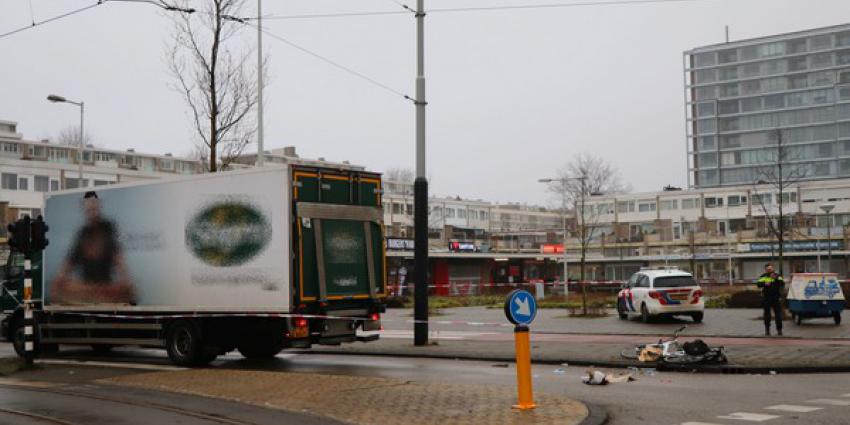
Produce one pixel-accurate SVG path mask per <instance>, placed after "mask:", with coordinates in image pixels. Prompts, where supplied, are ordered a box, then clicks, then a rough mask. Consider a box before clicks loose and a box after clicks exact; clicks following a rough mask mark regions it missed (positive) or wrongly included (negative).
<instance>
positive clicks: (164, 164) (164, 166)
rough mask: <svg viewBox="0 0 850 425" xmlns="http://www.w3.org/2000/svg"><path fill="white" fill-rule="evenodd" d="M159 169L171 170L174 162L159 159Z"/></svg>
mask: <svg viewBox="0 0 850 425" xmlns="http://www.w3.org/2000/svg"><path fill="white" fill-rule="evenodd" d="M159 167H160V168H162V169H163V170H173V169H174V161H173V160H170V159H160V160H159Z"/></svg>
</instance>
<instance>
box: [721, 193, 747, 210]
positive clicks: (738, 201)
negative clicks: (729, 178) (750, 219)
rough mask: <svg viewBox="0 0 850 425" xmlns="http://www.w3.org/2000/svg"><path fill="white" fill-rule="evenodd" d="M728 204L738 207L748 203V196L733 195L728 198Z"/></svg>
mask: <svg viewBox="0 0 850 425" xmlns="http://www.w3.org/2000/svg"><path fill="white" fill-rule="evenodd" d="M726 201H727V205H729V206H730V207H738V206H741V205H747V197H746V196H740V195H732V196H730V197H728V198H727V199H726Z"/></svg>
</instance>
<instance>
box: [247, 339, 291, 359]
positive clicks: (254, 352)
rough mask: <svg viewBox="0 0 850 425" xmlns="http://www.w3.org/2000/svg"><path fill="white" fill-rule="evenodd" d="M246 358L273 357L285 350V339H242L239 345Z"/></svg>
mask: <svg viewBox="0 0 850 425" xmlns="http://www.w3.org/2000/svg"><path fill="white" fill-rule="evenodd" d="M237 348H238V349H239V353H240V354H242V355H243V356H244V357H245V358H246V359H273V358H274V356H276V355H277V353H280V351H281V350H283V341H282V340H279V339H260V340H257V339H254V340H247V341H242V342H240V343H239V346H238V347H237Z"/></svg>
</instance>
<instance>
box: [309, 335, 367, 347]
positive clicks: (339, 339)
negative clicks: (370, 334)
mask: <svg viewBox="0 0 850 425" xmlns="http://www.w3.org/2000/svg"><path fill="white" fill-rule="evenodd" d="M356 341H359V337H358V336H357V335H344V336H330V337H324V338H319V339H317V340H316V343H317V344H321V345H340V344H343V343H346V342H356Z"/></svg>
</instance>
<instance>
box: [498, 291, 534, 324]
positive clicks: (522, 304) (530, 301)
mask: <svg viewBox="0 0 850 425" xmlns="http://www.w3.org/2000/svg"><path fill="white" fill-rule="evenodd" d="M505 316H506V317H507V318H508V321H509V322H511V323H513V324H515V325H530V324H531V322H533V321H534V318H535V317H536V316H537V301H535V300H534V296H533V295H531V292H528V291H526V290H524V289H515V290H513V291H511V293H510V294H508V298H507V299H505Z"/></svg>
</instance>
